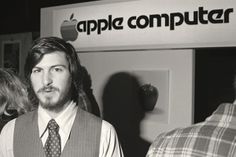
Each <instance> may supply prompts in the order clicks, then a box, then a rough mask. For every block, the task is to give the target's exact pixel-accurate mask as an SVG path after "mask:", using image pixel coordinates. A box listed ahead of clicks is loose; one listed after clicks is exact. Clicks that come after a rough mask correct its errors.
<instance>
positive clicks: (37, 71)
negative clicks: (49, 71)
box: [32, 69, 41, 73]
mask: <svg viewBox="0 0 236 157" xmlns="http://www.w3.org/2000/svg"><path fill="white" fill-rule="evenodd" d="M40 71H41V70H40V69H33V70H32V73H39V72H40Z"/></svg>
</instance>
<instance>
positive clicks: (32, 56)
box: [24, 37, 84, 108]
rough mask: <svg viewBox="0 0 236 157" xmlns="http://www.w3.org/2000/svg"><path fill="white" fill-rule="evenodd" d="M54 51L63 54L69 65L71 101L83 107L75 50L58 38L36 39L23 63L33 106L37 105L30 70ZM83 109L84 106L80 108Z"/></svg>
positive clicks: (79, 72) (80, 80) (79, 68)
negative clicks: (80, 98) (80, 97)
mask: <svg viewBox="0 0 236 157" xmlns="http://www.w3.org/2000/svg"><path fill="white" fill-rule="evenodd" d="M55 51H60V52H63V53H65V55H66V59H67V61H68V63H69V71H70V74H71V77H72V100H73V101H75V102H76V104H79V105H83V104H81V103H79V101H80V100H79V93H80V91H81V83H82V78H83V76H82V67H81V64H80V61H79V58H78V56H77V53H76V50H75V48H74V47H73V46H72V45H71V44H70V43H67V42H66V41H64V40H63V39H61V38H58V37H43V38H39V39H36V40H35V41H34V42H33V44H32V47H31V49H30V51H29V52H28V56H27V58H26V62H25V67H24V68H25V69H24V72H25V77H26V80H27V82H28V84H29V89H28V90H29V97H30V100H31V102H32V103H33V105H35V106H37V105H38V99H37V97H36V95H35V93H34V91H33V89H32V85H31V81H30V75H31V73H32V69H33V68H34V67H35V65H37V64H38V63H39V62H40V61H41V60H42V58H43V56H44V55H45V54H49V53H52V52H55ZM80 107H82V108H84V106H80Z"/></svg>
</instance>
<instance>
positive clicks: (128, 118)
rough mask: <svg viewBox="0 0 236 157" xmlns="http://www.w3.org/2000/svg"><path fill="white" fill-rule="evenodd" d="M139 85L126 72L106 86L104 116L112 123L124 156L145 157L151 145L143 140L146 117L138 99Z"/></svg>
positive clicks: (112, 79) (113, 76)
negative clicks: (141, 126) (141, 127)
mask: <svg viewBox="0 0 236 157" xmlns="http://www.w3.org/2000/svg"><path fill="white" fill-rule="evenodd" d="M139 87H140V84H139V82H138V80H137V78H136V77H134V76H132V75H131V74H129V73H126V72H120V73H116V74H114V75H112V76H111V77H110V78H109V80H108V82H107V84H106V85H105V87H104V92H103V97H102V101H103V117H104V119H105V120H106V121H108V122H110V123H111V124H113V126H114V127H115V129H116V131H117V134H118V137H119V140H120V142H121V145H122V148H123V151H124V156H127V157H131V156H134V157H144V156H145V155H146V153H147V151H148V148H149V146H150V143H149V142H148V141H146V140H145V139H143V138H141V137H140V122H141V120H142V119H143V118H144V116H145V112H144V110H143V109H142V107H141V104H140V101H139V98H138V89H139Z"/></svg>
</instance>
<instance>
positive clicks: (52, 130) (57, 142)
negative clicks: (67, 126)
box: [44, 119, 61, 157]
mask: <svg viewBox="0 0 236 157" xmlns="http://www.w3.org/2000/svg"><path fill="white" fill-rule="evenodd" d="M47 128H48V131H49V134H48V138H47V141H46V143H45V146H44V151H45V154H46V157H59V156H60V155H61V138H60V135H59V126H58V124H57V122H56V121H55V120H54V119H51V120H50V121H49V122H48V126H47Z"/></svg>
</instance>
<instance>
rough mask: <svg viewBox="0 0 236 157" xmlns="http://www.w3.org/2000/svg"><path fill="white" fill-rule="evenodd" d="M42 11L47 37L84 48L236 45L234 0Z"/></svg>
mask: <svg viewBox="0 0 236 157" xmlns="http://www.w3.org/2000/svg"><path fill="white" fill-rule="evenodd" d="M45 12H47V14H45ZM48 13H49V14H48ZM41 15H42V25H43V26H42V27H43V28H49V27H52V29H51V32H49V34H48V32H47V35H54V36H59V37H62V38H64V39H65V40H67V41H70V42H71V43H72V44H73V45H74V46H75V47H76V48H77V49H79V50H85V51H87V50H88V51H89V50H117V49H118V50H119V49H140V48H149V49H150V48H158V49H163V48H164V49H165V48H194V47H218V46H236V38H235V35H236V29H235V26H236V1H235V0H228V1H221V0H208V1H201V0H200V1H195V0H178V1H171V0H131V1H114V2H111V1H109V2H108V1H99V2H92V3H91V2H89V3H80V4H74V5H65V6H60V7H51V8H44V9H42V14H41ZM46 16H52V17H51V18H48V17H46ZM48 19H50V20H48ZM45 25H46V26H45ZM41 30H42V31H44V30H43V29H41ZM42 34H43V35H46V34H45V33H43V32H42Z"/></svg>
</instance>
